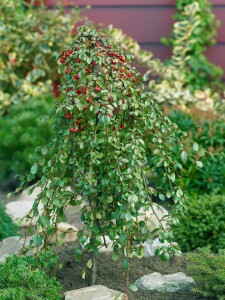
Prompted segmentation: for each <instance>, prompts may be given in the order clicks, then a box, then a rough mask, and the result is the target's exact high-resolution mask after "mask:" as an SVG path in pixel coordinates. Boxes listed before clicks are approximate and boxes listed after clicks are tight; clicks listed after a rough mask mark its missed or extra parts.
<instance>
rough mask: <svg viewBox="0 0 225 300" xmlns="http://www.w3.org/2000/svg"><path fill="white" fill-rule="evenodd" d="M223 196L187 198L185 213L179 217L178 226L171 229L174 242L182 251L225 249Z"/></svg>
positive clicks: (224, 197)
mask: <svg viewBox="0 0 225 300" xmlns="http://www.w3.org/2000/svg"><path fill="white" fill-rule="evenodd" d="M224 211H225V196H224V195H201V196H198V197H189V198H188V199H187V201H186V211H183V212H182V214H180V215H179V217H178V219H179V226H177V227H173V234H174V238H175V240H176V241H177V242H178V244H179V245H180V247H181V250H183V251H191V250H194V249H197V248H199V247H206V246H210V247H211V249H212V251H214V252H218V250H219V249H225V219H224Z"/></svg>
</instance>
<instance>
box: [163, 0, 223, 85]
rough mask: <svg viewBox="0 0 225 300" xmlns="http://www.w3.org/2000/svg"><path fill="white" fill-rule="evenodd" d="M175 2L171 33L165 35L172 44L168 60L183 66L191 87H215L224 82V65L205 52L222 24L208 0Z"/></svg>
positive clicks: (177, 65) (164, 40)
mask: <svg viewBox="0 0 225 300" xmlns="http://www.w3.org/2000/svg"><path fill="white" fill-rule="evenodd" d="M176 6H177V9H178V12H177V13H176V15H175V19H176V20H177V21H176V23H175V24H174V27H173V32H172V37H171V38H170V39H165V38H163V39H162V41H163V42H164V43H165V44H169V45H171V46H172V48H173V55H172V58H171V59H170V61H169V63H170V64H171V65H174V66H175V67H176V68H178V69H179V70H180V72H181V73H182V74H183V76H184V79H185V82H186V84H187V85H188V86H189V88H190V89H192V90H204V89H206V88H208V87H211V88H213V89H216V88H218V86H219V85H220V83H221V75H222V73H223V72H222V69H221V68H219V67H217V66H215V65H213V64H212V63H210V62H209V61H208V60H207V58H206V56H205V54H204V52H205V51H206V49H207V48H208V47H210V46H212V45H214V44H215V43H216V40H215V36H216V34H217V32H216V29H217V27H218V26H219V22H218V21H217V20H216V19H215V15H214V14H213V13H212V4H211V3H210V2H209V1H207V0H198V1H196V0H177V1H176Z"/></svg>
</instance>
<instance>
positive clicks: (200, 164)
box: [196, 160, 203, 168]
mask: <svg viewBox="0 0 225 300" xmlns="http://www.w3.org/2000/svg"><path fill="white" fill-rule="evenodd" d="M196 165H197V166H198V167H199V168H202V167H203V163H202V162H201V161H199V160H197V161H196Z"/></svg>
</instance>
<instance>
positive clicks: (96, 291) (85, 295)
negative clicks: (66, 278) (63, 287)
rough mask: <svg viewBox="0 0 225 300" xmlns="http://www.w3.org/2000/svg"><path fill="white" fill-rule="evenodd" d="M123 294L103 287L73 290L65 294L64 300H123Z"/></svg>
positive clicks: (96, 286)
mask: <svg viewBox="0 0 225 300" xmlns="http://www.w3.org/2000/svg"><path fill="white" fill-rule="evenodd" d="M123 299H125V294H122V293H121V292H119V291H115V290H111V289H108V288H107V287H105V286H103V285H93V286H90V287H86V288H82V289H78V290H73V291H69V292H66V293H65V300H123Z"/></svg>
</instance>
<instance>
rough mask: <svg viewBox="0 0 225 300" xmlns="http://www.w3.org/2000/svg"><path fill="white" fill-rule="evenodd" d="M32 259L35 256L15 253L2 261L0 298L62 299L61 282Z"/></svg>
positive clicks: (5, 299) (0, 265)
mask: <svg viewBox="0 0 225 300" xmlns="http://www.w3.org/2000/svg"><path fill="white" fill-rule="evenodd" d="M31 260H34V258H32V257H20V256H17V255H13V256H11V257H7V258H6V261H5V262H4V263H0V274H1V276H0V299H1V300H62V299H63V297H62V294H61V291H62V287H61V285H60V283H59V282H58V281H57V280H56V278H55V277H49V276H48V275H47V274H46V273H45V271H43V270H42V269H39V268H37V267H35V266H34V263H31Z"/></svg>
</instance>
